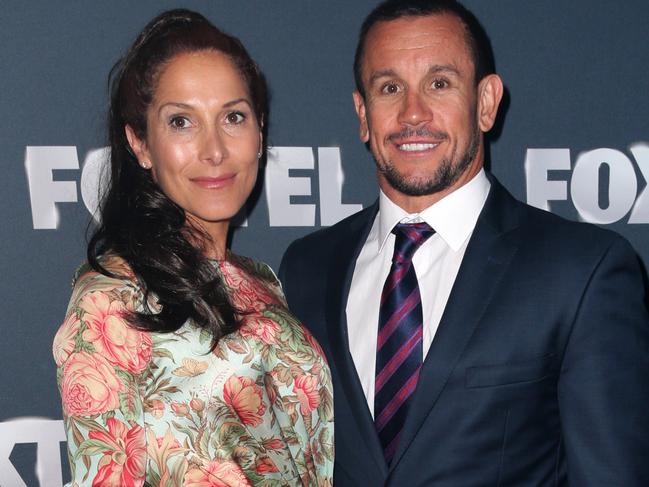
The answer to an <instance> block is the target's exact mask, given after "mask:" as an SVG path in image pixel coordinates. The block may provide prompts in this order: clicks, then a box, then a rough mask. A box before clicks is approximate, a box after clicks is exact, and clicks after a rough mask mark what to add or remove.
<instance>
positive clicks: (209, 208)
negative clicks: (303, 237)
mask: <svg viewBox="0 0 649 487" xmlns="http://www.w3.org/2000/svg"><path fill="white" fill-rule="evenodd" d="M111 89H112V97H111V107H110V143H111V178H110V182H109V186H108V191H107V193H106V197H105V199H104V201H103V204H102V210H101V217H102V218H101V222H102V223H101V225H100V226H99V228H98V229H97V230H96V232H95V234H94V235H93V237H92V239H91V241H90V243H89V246H88V262H89V264H88V265H85V266H83V267H82V268H81V269H80V270H79V271H78V273H77V277H76V283H75V286H74V290H73V292H72V298H71V301H70V305H69V307H68V312H67V316H66V318H65V320H64V323H63V324H62V325H61V328H60V329H59V331H58V333H57V335H56V337H55V340H54V347H53V348H54V357H55V360H56V363H57V366H58V372H57V379H58V382H59V387H60V391H61V397H62V402H63V412H64V418H65V428H66V431H67V437H68V449H69V458H70V464H71V469H72V485H93V486H121V487H124V486H141V485H144V484H145V482H146V484H148V485H155V486H157V485H160V486H177V485H185V486H210V485H214V486H220V485H224V486H225V485H227V486H245V485H328V484H330V483H331V477H332V470H333V462H332V460H333V458H332V457H333V423H332V391H331V377H330V372H329V369H328V367H327V364H326V362H325V359H324V358H323V355H322V351H321V349H320V348H319V346H318V345H317V343H316V342H315V340H314V339H313V338H312V337H311V336H310V335H309V334H308V332H306V331H305V330H304V328H303V327H302V326H301V325H300V324H299V322H298V321H297V320H296V319H295V317H293V316H292V315H291V314H290V313H289V312H288V310H287V308H286V303H285V300H284V297H283V295H282V291H281V289H280V285H279V283H278V282H277V279H276V278H275V276H274V274H273V272H272V271H271V270H270V268H269V267H268V266H266V265H265V264H262V263H258V262H255V261H253V260H251V259H248V258H244V257H239V256H236V255H234V254H232V253H230V252H229V251H227V250H226V239H227V232H228V225H229V222H230V220H231V218H232V217H233V216H234V215H235V214H236V213H237V212H238V211H239V209H240V208H241V206H242V205H243V204H244V202H245V200H246V199H247V197H248V196H249V194H250V192H251V191H252V188H253V186H254V183H255V180H256V177H257V169H258V166H259V159H260V158H261V156H262V154H263V138H262V126H263V123H264V114H265V112H264V110H265V89H264V83H263V79H262V77H261V75H260V73H259V71H258V70H257V67H256V65H255V63H254V62H253V61H252V59H251V58H250V57H249V55H248V53H247V52H246V50H245V49H244V47H243V46H242V45H241V43H240V42H239V41H238V40H237V39H236V38H233V37H231V36H229V35H227V34H224V33H223V32H221V31H219V30H218V29H217V28H216V27H214V26H213V25H212V24H210V23H209V22H208V21H207V20H206V19H205V18H204V17H202V16H200V15H198V14H196V13H193V12H190V11H187V10H174V11H170V12H166V13H163V14H161V15H160V16H158V17H157V18H155V19H154V20H153V21H151V23H149V25H148V26H147V27H146V28H145V29H144V31H143V32H142V33H141V34H140V35H139V37H138V38H137V40H136V41H135V43H134V44H133V46H132V47H131V48H130V50H129V51H128V53H127V55H126V56H125V57H124V59H123V60H122V61H121V62H120V63H119V64H118V66H117V69H116V70H115V71H114V74H113V79H112V85H111Z"/></svg>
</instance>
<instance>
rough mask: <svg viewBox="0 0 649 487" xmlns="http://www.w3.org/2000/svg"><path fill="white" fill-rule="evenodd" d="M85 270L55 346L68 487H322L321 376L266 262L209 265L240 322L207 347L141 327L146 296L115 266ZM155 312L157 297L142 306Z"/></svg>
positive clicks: (327, 380)
mask: <svg viewBox="0 0 649 487" xmlns="http://www.w3.org/2000/svg"><path fill="white" fill-rule="evenodd" d="M103 264H104V266H105V267H106V268H108V269H109V270H111V272H113V273H115V274H119V275H122V276H129V278H128V279H113V278H109V277H107V276H104V275H102V274H99V273H97V272H95V271H93V270H91V269H90V268H89V267H88V266H84V267H82V268H81V269H80V270H79V272H78V274H77V275H78V277H77V279H76V283H75V286H74V289H73V292H72V298H71V300H70V305H69V307H68V311H67V315H66V318H65V320H64V322H63V324H62V325H61V327H60V329H59V331H58V332H57V334H56V337H55V339H54V346H53V352H54V358H55V361H56V364H57V366H58V369H57V381H58V384H59V389H60V391H61V397H62V401H63V413H64V422H65V430H66V433H67V438H68V451H69V459H70V466H71V470H72V482H71V484H69V485H72V486H86V485H88V486H90V485H92V486H119V487H130V486H143V485H150V486H163V487H164V486H187V487H199V486H200V487H207V486H230V487H235V486H329V485H331V481H332V474H333V398H332V388H331V375H330V371H329V368H328V366H327V363H326V360H325V358H324V355H323V353H322V350H321V348H320V346H319V345H318V343H317V342H316V341H315V340H314V339H313V337H312V336H311V335H310V334H309V333H308V332H307V331H306V330H305V329H304V328H303V327H302V325H301V324H300V323H299V322H298V320H297V319H296V318H295V317H294V316H293V315H291V313H290V312H289V311H288V309H287V307H286V302H285V300H284V296H283V294H282V291H281V288H280V286H279V283H278V282H277V279H276V277H275V275H274V274H273V272H272V271H271V270H270V268H269V267H268V266H266V265H265V264H261V263H258V262H255V261H253V260H251V259H248V258H244V257H238V256H234V255H232V254H230V255H228V258H227V259H226V260H224V261H219V262H218V263H217V262H215V263H214V265H215V266H217V267H218V270H219V272H220V273H221V275H222V277H223V281H224V283H225V286H226V288H227V290H228V291H229V296H230V299H231V301H232V303H233V304H234V305H235V306H236V307H237V308H238V309H244V310H246V311H247V314H245V315H244V318H243V322H242V326H241V328H240V329H239V330H238V331H236V332H234V333H232V334H230V335H228V336H226V337H224V338H222V339H221V340H220V341H219V344H218V346H217V347H216V349H215V350H214V351H213V352H210V345H211V335H210V334H209V333H208V332H206V331H202V330H201V329H199V328H198V327H196V326H195V325H194V324H192V323H191V321H188V322H187V323H185V324H184V325H183V326H182V327H181V328H180V329H179V330H177V331H176V332H173V333H152V332H143V331H138V330H136V329H133V328H132V327H130V326H129V325H128V324H127V322H126V321H125V318H124V316H125V313H127V312H129V311H132V310H142V309H143V306H142V299H143V293H142V291H141V290H140V289H139V287H138V285H137V284H136V282H137V281H136V280H135V278H134V276H133V275H132V273H131V271H130V269H129V268H128V266H127V265H126V264H125V263H124V261H123V260H121V259H118V258H115V257H111V258H108V259H106V260H105V261H104V262H103ZM151 306H152V307H153V308H154V309H155V302H153V303H151Z"/></svg>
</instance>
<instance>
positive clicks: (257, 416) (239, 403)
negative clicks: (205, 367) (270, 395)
mask: <svg viewBox="0 0 649 487" xmlns="http://www.w3.org/2000/svg"><path fill="white" fill-rule="evenodd" d="M223 399H224V400H225V403H226V404H227V405H228V406H230V408H231V409H233V410H234V412H235V413H236V415H237V416H238V417H239V419H240V420H241V422H242V423H243V424H244V425H246V426H257V425H259V424H261V420H262V415H263V414H264V411H265V410H266V407H265V406H264V402H263V399H262V390H261V388H260V387H259V386H258V385H257V384H255V383H254V382H253V380H252V379H250V378H248V377H239V376H236V375H233V376H231V377H230V378H229V379H228V380H227V381H226V383H225V385H224V386H223Z"/></svg>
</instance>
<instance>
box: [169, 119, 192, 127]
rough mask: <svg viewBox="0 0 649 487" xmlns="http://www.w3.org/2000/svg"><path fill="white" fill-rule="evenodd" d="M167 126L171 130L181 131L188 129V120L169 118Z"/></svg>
mask: <svg viewBox="0 0 649 487" xmlns="http://www.w3.org/2000/svg"><path fill="white" fill-rule="evenodd" d="M169 125H170V126H171V128H173V129H177V130H182V129H186V128H187V127H189V120H188V119H187V117H171V119H170V120H169Z"/></svg>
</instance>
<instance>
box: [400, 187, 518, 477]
mask: <svg viewBox="0 0 649 487" xmlns="http://www.w3.org/2000/svg"><path fill="white" fill-rule="evenodd" d="M516 204H518V203H517V202H515V200H514V199H513V198H512V197H511V196H510V195H509V194H508V193H507V192H506V190H505V189H504V188H503V187H502V186H500V184H499V183H498V182H497V181H495V180H492V187H491V191H490V194H489V197H488V198H487V201H486V202H485V207H484V208H483V211H482V213H481V215H480V218H479V219H478V221H477V223H476V227H475V229H474V231H473V235H472V236H471V240H470V241H469V244H468V246H467V249H466V252H465V254H464V258H463V260H462V264H461V266H460V270H459V272H458V275H457V278H456V279H455V283H454V285H453V290H452V291H451V295H450V296H449V299H448V302H447V304H446V308H445V309H444V314H443V316H442V319H441V321H440V324H439V328H438V329H437V333H436V334H435V338H434V339H433V342H432V344H431V347H430V349H429V351H428V354H427V356H426V359H425V360H424V364H423V366H422V370H421V374H420V376H419V382H418V384H417V389H416V391H415V395H414V397H413V401H412V404H411V406H410V411H409V412H408V417H407V419H406V423H405V425H404V428H403V432H402V434H401V439H400V441H399V447H398V449H397V452H396V453H395V456H394V459H393V460H392V463H391V470H393V469H394V468H395V467H396V466H397V464H398V463H399V460H400V459H401V457H402V456H403V455H404V453H405V452H406V451H407V449H408V447H409V445H410V443H412V440H413V439H414V437H415V435H416V434H417V432H418V431H419V429H420V428H421V426H422V424H423V422H424V421H425V419H426V417H427V416H428V414H429V413H430V411H431V409H432V408H433V407H434V405H435V403H436V402H437V399H438V397H439V395H440V393H441V391H442V389H443V388H444V385H445V384H446V381H447V380H448V377H449V375H450V374H451V372H452V371H453V369H454V368H455V365H456V363H457V362H458V360H459V358H460V356H461V354H462V352H463V351H464V349H465V347H466V345H467V343H468V342H469V340H470V338H471V335H472V334H473V331H474V329H475V327H476V326H477V324H478V323H479V322H480V320H481V318H482V316H483V314H484V312H485V310H486V308H487V306H488V305H489V303H490V301H491V298H492V294H493V290H494V289H497V288H498V284H499V282H500V279H501V278H502V276H503V274H504V273H505V271H506V269H507V267H508V266H509V263H510V261H511V259H512V257H513V255H514V253H515V251H516V248H517V247H516V244H515V243H514V242H512V239H511V238H510V237H509V235H508V232H509V230H511V229H512V228H514V227H515V226H516V224H517V217H516V212H515V205H516Z"/></svg>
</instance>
